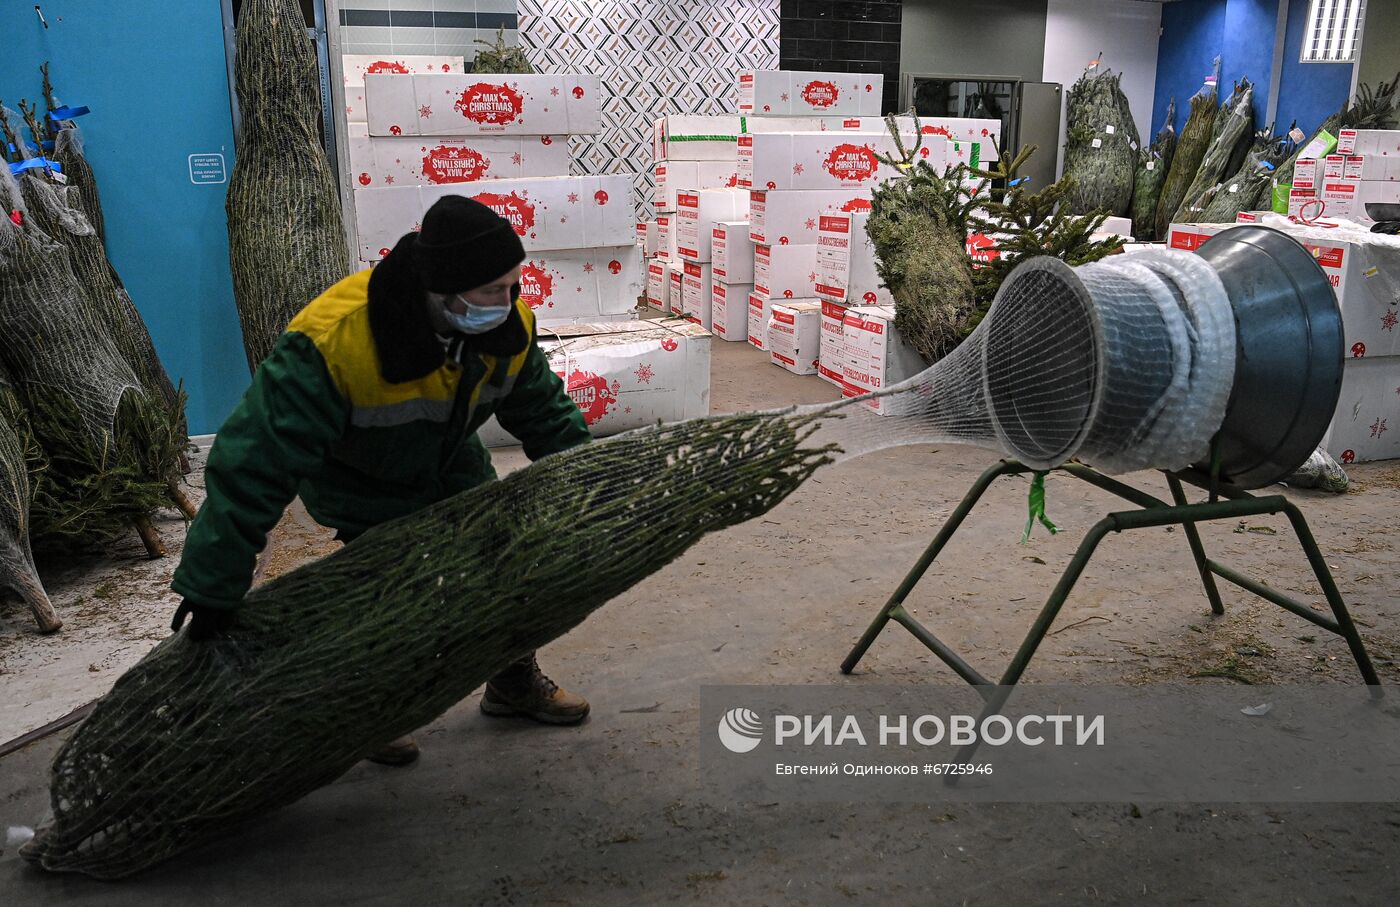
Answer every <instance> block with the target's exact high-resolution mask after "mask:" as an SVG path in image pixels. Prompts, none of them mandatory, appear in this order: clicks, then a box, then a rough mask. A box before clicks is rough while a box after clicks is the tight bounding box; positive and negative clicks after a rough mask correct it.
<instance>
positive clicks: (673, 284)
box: [666, 261, 685, 318]
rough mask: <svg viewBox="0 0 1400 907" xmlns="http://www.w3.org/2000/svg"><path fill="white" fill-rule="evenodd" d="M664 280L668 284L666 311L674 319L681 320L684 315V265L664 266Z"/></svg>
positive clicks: (670, 264)
mask: <svg viewBox="0 0 1400 907" xmlns="http://www.w3.org/2000/svg"><path fill="white" fill-rule="evenodd" d="M666 280H667V283H668V284H669V287H668V291H667V293H666V311H667V312H668V313H669V314H671V315H673V316H675V317H676V318H682V317H684V315H685V265H683V264H681V263H680V262H679V261H673V262H671V263H669V264H668V265H666Z"/></svg>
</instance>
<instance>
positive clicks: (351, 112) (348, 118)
mask: <svg viewBox="0 0 1400 907" xmlns="http://www.w3.org/2000/svg"><path fill="white" fill-rule="evenodd" d="M345 122H346V123H364V124H365V130H366V135H368V130H369V115H368V114H367V113H366V112H365V87H364V86H363V85H360V86H358V87H351V86H348V85H347V86H346V87H345Z"/></svg>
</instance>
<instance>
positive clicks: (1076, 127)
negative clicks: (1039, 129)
mask: <svg viewBox="0 0 1400 907" xmlns="http://www.w3.org/2000/svg"><path fill="white" fill-rule="evenodd" d="M1121 80H1122V76H1121V75H1120V74H1114V73H1113V72H1111V71H1110V70H1108V69H1106V68H1105V69H1101V68H1100V61H1099V60H1095V61H1094V62H1092V63H1090V64H1089V66H1088V68H1087V69H1085V71H1084V74H1083V75H1081V76H1080V77H1079V81H1077V82H1075V83H1074V85H1073V87H1071V88H1070V90H1069V98H1068V99H1067V100H1066V101H1065V168H1064V175H1065V176H1067V177H1069V178H1070V179H1072V180H1073V181H1074V182H1073V183H1072V184H1071V188H1070V190H1069V191H1068V192H1067V193H1066V194H1065V205H1066V206H1067V208H1068V213H1070V214H1094V213H1097V212H1104V213H1106V214H1110V215H1124V214H1127V213H1128V210H1129V206H1130V205H1131V204H1132V200H1133V176H1134V171H1135V170H1136V169H1137V153H1138V131H1137V124H1136V123H1135V122H1134V121H1133V114H1132V111H1131V110H1129V109H1128V98H1127V96H1126V95H1124V94H1123V89H1122V87H1121V85H1120V84H1119V83H1120V82H1121Z"/></svg>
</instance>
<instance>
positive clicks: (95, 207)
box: [39, 63, 107, 248]
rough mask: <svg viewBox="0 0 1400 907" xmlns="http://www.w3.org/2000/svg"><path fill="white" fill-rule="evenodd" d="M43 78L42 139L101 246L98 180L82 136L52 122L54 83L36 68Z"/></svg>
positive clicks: (67, 123) (68, 122) (67, 124)
mask: <svg viewBox="0 0 1400 907" xmlns="http://www.w3.org/2000/svg"><path fill="white" fill-rule="evenodd" d="M39 72H40V73H41V74H42V75H43V77H44V106H45V108H46V115H45V117H44V126H45V128H44V133H45V137H46V138H47V139H48V140H49V141H51V142H53V155H52V157H53V159H54V161H56V162H57V163H58V164H59V165H60V166H62V167H63V173H64V175H65V176H67V177H68V186H69V190H70V193H71V195H72V196H73V198H72V199H71V200H72V202H73V204H74V206H75V207H76V208H78V209H79V210H81V211H82V212H83V213H84V214H85V215H87V219H88V222H89V223H91V224H92V227H93V229H94V230H96V231H97V238H98V239H99V240H101V242H102V244H103V247H104V248H105V247H106V243H107V224H106V222H105V221H104V220H103V217H102V197H101V195H100V194H99V193H98V191H97V177H96V176H95V175H94V174H93V172H92V167H91V165H89V164H88V162H87V157H86V156H85V155H84V154H83V134H82V131H81V130H80V129H79V128H78V125H77V124H76V123H74V122H73V120H72V119H63V120H55V119H54V118H53V114H54V113H55V112H57V111H58V109H59V104H58V102H57V101H56V100H55V99H54V93H53V83H52V82H51V81H49V64H48V63H45V64H44V65H43V66H40V67H39Z"/></svg>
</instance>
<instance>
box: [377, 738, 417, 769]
mask: <svg viewBox="0 0 1400 907" xmlns="http://www.w3.org/2000/svg"><path fill="white" fill-rule="evenodd" d="M365 758H366V759H368V760H369V761H370V762H376V763H378V764H380V765H408V764H409V763H410V762H413V761H415V760H416V759H417V758H418V744H417V743H415V742H414V740H413V738H412V737H409V736H407V735H405V736H403V737H400V738H398V739H397V740H390V741H389V742H388V743H386V744H384V745H383V746H381V747H380V748H379V749H377V750H375V751H374V752H372V753H370V754H369V755H368V756H366V757H365Z"/></svg>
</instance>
